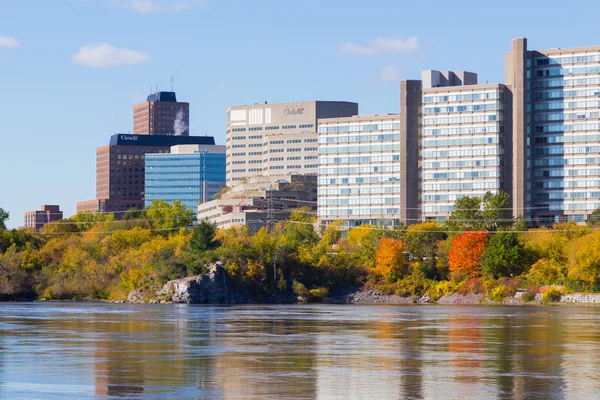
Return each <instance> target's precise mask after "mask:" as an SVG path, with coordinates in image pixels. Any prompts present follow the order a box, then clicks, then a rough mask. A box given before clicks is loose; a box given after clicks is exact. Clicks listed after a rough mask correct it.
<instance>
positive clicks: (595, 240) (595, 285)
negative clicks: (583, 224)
mask: <svg viewBox="0 0 600 400" xmlns="http://www.w3.org/2000/svg"><path fill="white" fill-rule="evenodd" d="M568 267H569V272H568V277H569V278H571V279H573V280H574V281H577V282H579V283H580V284H581V285H582V286H583V287H584V288H585V289H587V290H594V291H596V290H598V289H600V231H594V232H593V233H591V234H589V235H586V236H582V237H580V238H578V239H576V240H574V241H573V242H572V243H571V244H570V246H569V265H568Z"/></svg>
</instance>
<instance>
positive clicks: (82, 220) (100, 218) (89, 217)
mask: <svg viewBox="0 0 600 400" xmlns="http://www.w3.org/2000/svg"><path fill="white" fill-rule="evenodd" d="M69 220H70V221H72V222H73V223H74V224H75V225H76V226H77V229H78V230H79V231H81V232H85V231H89V230H90V229H91V228H93V227H94V226H96V225H98V224H100V223H102V222H112V221H114V220H115V215H114V214H113V213H108V214H104V213H91V212H89V211H85V212H80V213H77V214H75V215H73V216H72V217H71V218H70V219H69Z"/></svg>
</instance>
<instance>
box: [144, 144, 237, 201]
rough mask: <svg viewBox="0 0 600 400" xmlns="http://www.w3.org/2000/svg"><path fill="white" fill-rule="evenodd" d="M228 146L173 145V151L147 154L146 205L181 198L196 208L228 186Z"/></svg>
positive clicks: (180, 199)
mask: <svg viewBox="0 0 600 400" xmlns="http://www.w3.org/2000/svg"><path fill="white" fill-rule="evenodd" d="M225 163H226V161H225V146H202V145H182V146H173V147H172V148H171V153H169V154H147V155H146V172H145V180H146V192H145V196H144V203H145V206H146V207H148V206H149V205H150V204H152V201H153V200H165V201H167V202H169V203H172V202H174V201H175V200H179V201H181V202H182V203H183V204H184V205H185V206H186V208H188V209H190V210H194V212H196V210H197V208H198V204H202V203H205V202H207V201H210V200H212V199H213V196H214V195H215V194H216V193H218V192H219V191H221V189H222V188H223V187H224V186H225V170H226V169H225Z"/></svg>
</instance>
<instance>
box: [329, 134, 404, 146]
mask: <svg viewBox="0 0 600 400" xmlns="http://www.w3.org/2000/svg"><path fill="white" fill-rule="evenodd" d="M383 140H400V132H398V133H388V134H374V135H353V136H349V135H338V136H321V137H320V138H319V139H318V141H319V143H353V142H380V141H383Z"/></svg>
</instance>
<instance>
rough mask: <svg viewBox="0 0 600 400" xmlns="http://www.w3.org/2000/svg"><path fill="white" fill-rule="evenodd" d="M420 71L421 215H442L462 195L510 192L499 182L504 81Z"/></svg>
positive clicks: (502, 177)
mask: <svg viewBox="0 0 600 400" xmlns="http://www.w3.org/2000/svg"><path fill="white" fill-rule="evenodd" d="M422 74H423V79H422V82H423V89H422V96H423V99H422V128H421V129H422V137H421V149H422V150H421V211H422V215H421V216H422V218H423V219H424V220H426V219H445V218H447V217H448V216H449V214H450V213H451V212H452V210H453V209H454V203H455V202H456V200H458V199H459V198H461V197H465V196H469V197H483V195H484V194H485V193H486V192H491V193H493V194H496V193H498V192H500V191H507V192H510V190H507V189H509V188H505V183H504V177H505V170H504V168H505V167H504V124H503V122H504V99H505V88H504V85H501V84H482V85H479V84H477V75H476V74H474V73H468V72H456V73H455V72H451V71H449V72H445V73H444V72H439V71H423V72H422ZM446 77H451V79H448V78H446ZM456 77H459V78H458V79H456ZM452 78H455V79H452ZM508 172H509V175H510V168H509V169H508Z"/></svg>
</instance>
